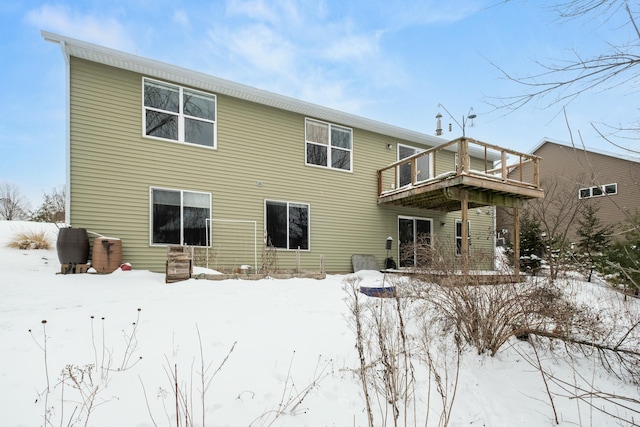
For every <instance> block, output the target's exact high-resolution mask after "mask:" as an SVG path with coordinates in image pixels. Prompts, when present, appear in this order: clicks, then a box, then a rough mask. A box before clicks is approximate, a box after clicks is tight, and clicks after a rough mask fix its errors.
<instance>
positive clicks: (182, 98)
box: [143, 79, 216, 148]
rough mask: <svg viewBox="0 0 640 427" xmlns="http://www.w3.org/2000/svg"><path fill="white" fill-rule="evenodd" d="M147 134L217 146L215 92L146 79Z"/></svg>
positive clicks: (145, 121) (145, 108) (145, 120)
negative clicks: (210, 92) (209, 92)
mask: <svg viewBox="0 0 640 427" xmlns="http://www.w3.org/2000/svg"><path fill="white" fill-rule="evenodd" d="M143 103H144V134H145V135H146V136H150V137H154V138H160V139H166V140H171V141H176V142H182V143H187V144H194V145H200V146H204V147H210V148H215V145H216V144H215V139H216V97H215V95H212V94H208V93H204V92H199V91H195V90H192V89H187V88H183V87H181V86H176V85H171V84H168V83H163V82H158V81H155V80H149V79H144V100H143Z"/></svg>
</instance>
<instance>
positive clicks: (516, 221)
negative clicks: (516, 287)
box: [513, 208, 520, 283]
mask: <svg viewBox="0 0 640 427" xmlns="http://www.w3.org/2000/svg"><path fill="white" fill-rule="evenodd" d="M513 273H514V275H515V281H516V283H517V282H519V281H520V213H519V211H518V208H513Z"/></svg>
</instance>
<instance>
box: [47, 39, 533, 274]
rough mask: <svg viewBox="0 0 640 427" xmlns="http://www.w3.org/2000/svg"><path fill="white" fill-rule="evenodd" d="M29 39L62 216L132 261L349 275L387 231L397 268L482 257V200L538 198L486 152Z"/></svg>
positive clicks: (166, 68) (75, 46) (106, 53)
mask: <svg viewBox="0 0 640 427" xmlns="http://www.w3.org/2000/svg"><path fill="white" fill-rule="evenodd" d="M42 34H43V37H44V38H45V39H46V40H48V41H51V42H55V43H57V44H58V45H59V46H60V47H61V49H62V52H63V56H64V60H65V63H66V67H67V73H66V75H67V82H66V83H67V97H68V98H67V108H68V111H67V118H68V135H67V136H68V138H67V159H68V164H67V198H68V200H67V204H68V206H67V222H68V223H69V224H71V225H72V226H74V227H83V228H86V229H87V230H89V231H92V232H95V233H99V234H101V235H105V236H111V237H117V238H120V239H121V240H122V254H123V260H125V261H128V262H131V263H132V264H133V265H134V267H135V268H145V269H151V270H154V271H162V270H163V269H164V265H165V260H166V251H167V249H166V247H167V245H173V244H177V245H192V246H196V247H199V248H204V249H205V251H206V254H207V260H208V263H209V265H210V266H211V267H215V268H219V269H225V268H234V267H237V266H239V265H241V264H247V265H250V266H252V267H254V268H256V269H260V267H261V265H262V264H263V263H264V259H265V257H267V256H271V257H274V256H275V258H277V264H278V267H279V268H281V269H291V268H293V267H294V266H300V267H301V268H302V269H306V270H318V269H319V268H320V266H321V263H323V264H322V265H324V268H325V269H326V271H328V272H349V271H351V268H352V265H351V257H352V255H354V254H371V255H374V256H375V257H376V258H377V259H378V260H379V263H380V267H382V263H383V260H384V259H385V258H386V257H387V251H386V241H387V238H388V237H392V238H393V245H392V249H391V251H390V255H392V256H393V258H394V259H395V260H396V261H398V264H399V265H400V266H411V265H412V264H413V262H414V261H415V255H414V254H413V253H412V250H411V248H412V247H413V245H414V244H415V243H418V242H419V241H422V242H424V241H425V240H424V239H422V240H421V237H424V236H427V239H426V241H427V242H430V241H432V240H434V239H432V237H437V238H438V239H439V241H442V242H446V243H449V245H448V246H449V247H450V255H451V256H452V257H454V259H455V257H456V256H460V257H461V259H463V258H465V257H467V256H468V254H469V251H471V253H486V254H488V255H489V258H491V259H492V255H493V250H494V245H495V209H494V206H495V205H496V204H501V203H502V204H505V205H507V206H515V205H517V204H518V201H519V200H524V199H527V198H531V197H540V196H541V192H540V191H539V189H538V188H537V187H536V185H529V184H527V185H522V183H511V184H514V185H507V184H506V182H507V180H506V179H502V178H499V177H498V178H496V177H495V174H496V169H495V168H494V162H496V161H499V160H501V159H503V158H504V155H505V153H504V152H503V151H501V149H500V148H498V147H493V146H488V145H486V144H481V143H477V142H474V141H471V143H469V141H468V140H466V139H464V138H463V139H460V140H457V141H452V142H450V143H447V141H445V140H443V139H441V138H437V137H434V136H429V135H425V134H422V133H418V132H414V131H411V130H407V129H402V128H398V127H395V126H391V125H388V124H384V123H380V122H377V121H373V120H369V119H366V118H363V117H359V116H355V115H352V114H347V113H344V112H341V111H337V110H334V109H330V108H326V107H322V106H318V105H314V104H311V103H308V102H304V101H300V100H297V99H292V98H290V97H286V96H282V95H278V94H274V93H270V92H267V91H264V90H259V89H255V88H252V87H248V86H245V85H241V84H238V83H234V82H231V81H228V80H224V79H220V78H217V77H213V76H210V75H207V74H203V73H199V72H196V71H192V70H188V69H184V68H180V67H177V66H175V65H170V64H166V63H162V62H159V61H155V60H151V59H147V58H142V57H139V56H136V55H132V54H128V53H124V52H121V51H117V50H113V49H108V48H105V47H101V46H97V45H94V44H90V43H87V42H83V41H79V40H75V39H71V38H68V37H64V36H61V35H57V34H52V33H48V32H43V33H42ZM445 143H446V144H445ZM443 144H444V145H443ZM458 159H460V161H459V160H458ZM521 160H522V157H521ZM389 165H391V166H389ZM501 170H502V169H501V168H498V169H497V173H498V174H499V173H500V171H501ZM474 171H478V174H477V176H476V177H475V178H473V179H472V176H471V175H472V172H474ZM503 176H504V175H503ZM496 185H497V186H498V187H496ZM483 195H484V196H483ZM487 195H491V197H487ZM463 218H466V221H463ZM209 261H210V262H209ZM483 267H484V268H491V263H490V262H489V263H488V264H486V265H484V266H483Z"/></svg>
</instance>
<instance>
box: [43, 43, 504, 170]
mask: <svg viewBox="0 0 640 427" xmlns="http://www.w3.org/2000/svg"><path fill="white" fill-rule="evenodd" d="M41 34H42V37H43V38H44V39H45V40H46V41H50V42H54V43H58V44H60V45H61V47H62V49H63V50H64V52H65V53H66V54H68V55H70V56H73V57H76V58H80V59H85V60H88V61H92V62H96V63H99V64H104V65H108V66H111V67H115V68H120V69H123V70H127V71H132V72H135V73H139V74H142V75H144V76H149V77H155V78H157V79H161V80H166V81H169V82H174V83H178V84H182V85H185V86H191V87H193V88H197V89H202V90H205V91H208V92H214V93H218V94H221V95H227V96H231V97H234V98H238V99H243V100H246V101H250V102H255V103H258V104H263V105H268V106H270V107H274V108H279V109H281V110H286V111H292V112H294V113H298V114H302V115H305V116H310V117H313V118H317V119H321V120H327V121H330V122H335V123H338V124H341V125H345V126H350V127H354V128H359V129H363V130H367V131H371V132H375V133H379V134H383V135H387V136H390V137H392V138H398V139H403V140H406V141H411V142H415V143H418V144H423V145H426V146H428V147H435V146H437V145H440V144H443V143H445V142H448V141H447V140H446V139H444V138H438V137H435V136H431V135H427V134H424V133H420V132H416V131H412V130H408V129H404V128H401V127H397V126H393V125H389V124H386V123H382V122H378V121H375V120H371V119H367V118H364V117H360V116H356V115H353V114H349V113H345V112H341V111H338V110H334V109H332V108H327V107H322V106H319V105H316V104H312V103H310V102H306V101H301V100H298V99H295V98H291V97H288V96H284V95H278V94H275V93H272V92H268V91H265V90H262V89H256V88H253V87H251V86H246V85H243V84H240V83H235V82H232V81H230V80H225V79H222V78H219V77H215V76H211V75H208V74H205V73H200V72H197V71H193V70H189V69H186V68H182V67H178V66H175V65H171V64H167V63H165V62H161V61H156V60H152V59H148V58H144V57H141V56H137V55H132V54H129V53H125V52H121V51H118V50H115V49H110V48H106V47H104V46H99V45H95V44H92V43H88V42H84V41H82V40H77V39H73V38H70V37H65V36H62V35H59V34H55V33H51V32H48V31H42V32H41ZM473 148H475V147H473ZM470 151H471V154H472V155H475V156H477V155H481V156H483V155H484V154H483V153H481V152H480V151H481V150H474V149H472V147H470ZM476 151H477V152H476ZM491 157H492V158H490V160H498V159H499V156H497V155H496V156H495V157H496V158H493V157H494V156H491Z"/></svg>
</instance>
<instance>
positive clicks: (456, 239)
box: [453, 219, 471, 256]
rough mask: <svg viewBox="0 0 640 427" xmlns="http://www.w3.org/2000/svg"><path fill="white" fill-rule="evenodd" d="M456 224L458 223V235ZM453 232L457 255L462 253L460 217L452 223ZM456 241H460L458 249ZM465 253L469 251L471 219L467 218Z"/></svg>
mask: <svg viewBox="0 0 640 427" xmlns="http://www.w3.org/2000/svg"><path fill="white" fill-rule="evenodd" d="M458 224H460V235H458ZM453 226H454V228H453V234H454V235H455V241H454V243H455V252H456V255H457V256H460V255H462V219H456V220H455V221H454V224H453ZM458 241H460V245H459V247H460V249H458ZM467 246H468V249H467V253H468V254H470V253H471V221H470V220H467Z"/></svg>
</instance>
